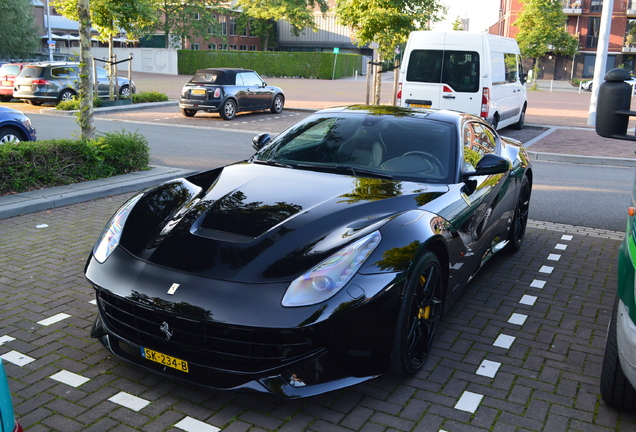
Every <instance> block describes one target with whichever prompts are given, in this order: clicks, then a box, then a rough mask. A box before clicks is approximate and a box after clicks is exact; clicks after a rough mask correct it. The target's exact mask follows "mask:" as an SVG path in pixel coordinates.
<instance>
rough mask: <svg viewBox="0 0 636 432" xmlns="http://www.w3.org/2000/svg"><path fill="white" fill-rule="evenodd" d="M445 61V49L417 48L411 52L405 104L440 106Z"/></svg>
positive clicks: (407, 72)
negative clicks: (441, 81)
mask: <svg viewBox="0 0 636 432" xmlns="http://www.w3.org/2000/svg"><path fill="white" fill-rule="evenodd" d="M443 61H444V50H439V49H417V50H413V51H411V52H410V55H409V63H408V69H407V71H406V84H405V85H404V88H403V89H402V91H403V95H402V98H403V99H404V106H407V107H414V108H439V107H440V96H441V91H442V89H441V86H440V84H439V81H440V76H441V73H442V66H443Z"/></svg>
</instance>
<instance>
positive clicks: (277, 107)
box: [269, 95, 285, 114]
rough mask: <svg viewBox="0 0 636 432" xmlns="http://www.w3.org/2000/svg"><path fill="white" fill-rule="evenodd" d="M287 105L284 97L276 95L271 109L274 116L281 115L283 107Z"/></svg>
mask: <svg viewBox="0 0 636 432" xmlns="http://www.w3.org/2000/svg"><path fill="white" fill-rule="evenodd" d="M284 105H285V98H284V97H283V95H276V97H275V98H274V101H273V102H272V107H271V108H270V109H269V110H270V111H271V112H272V114H280V113H281V112H283V106H284Z"/></svg>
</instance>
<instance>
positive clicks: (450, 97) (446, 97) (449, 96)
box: [442, 95, 455, 99]
mask: <svg viewBox="0 0 636 432" xmlns="http://www.w3.org/2000/svg"><path fill="white" fill-rule="evenodd" d="M442 97H443V98H444V99H455V96H453V95H444V96H442Z"/></svg>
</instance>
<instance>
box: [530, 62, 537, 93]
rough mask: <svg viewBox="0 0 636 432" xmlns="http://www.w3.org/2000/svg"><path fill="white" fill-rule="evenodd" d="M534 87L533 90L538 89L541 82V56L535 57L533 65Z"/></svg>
mask: <svg viewBox="0 0 636 432" xmlns="http://www.w3.org/2000/svg"><path fill="white" fill-rule="evenodd" d="M532 75H533V76H532V87H530V89H531V90H537V89H538V88H539V84H538V83H537V80H538V79H539V57H537V58H535V59H534V66H533V67H532Z"/></svg>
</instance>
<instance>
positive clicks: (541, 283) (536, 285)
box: [530, 279, 545, 289]
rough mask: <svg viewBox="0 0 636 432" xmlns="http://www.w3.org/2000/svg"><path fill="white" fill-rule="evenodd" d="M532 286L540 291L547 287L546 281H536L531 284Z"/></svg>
mask: <svg viewBox="0 0 636 432" xmlns="http://www.w3.org/2000/svg"><path fill="white" fill-rule="evenodd" d="M530 286H531V287H532V288H539V289H543V287H544V286H545V281H542V280H539V279H535V280H533V281H532V283H531V284H530Z"/></svg>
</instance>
